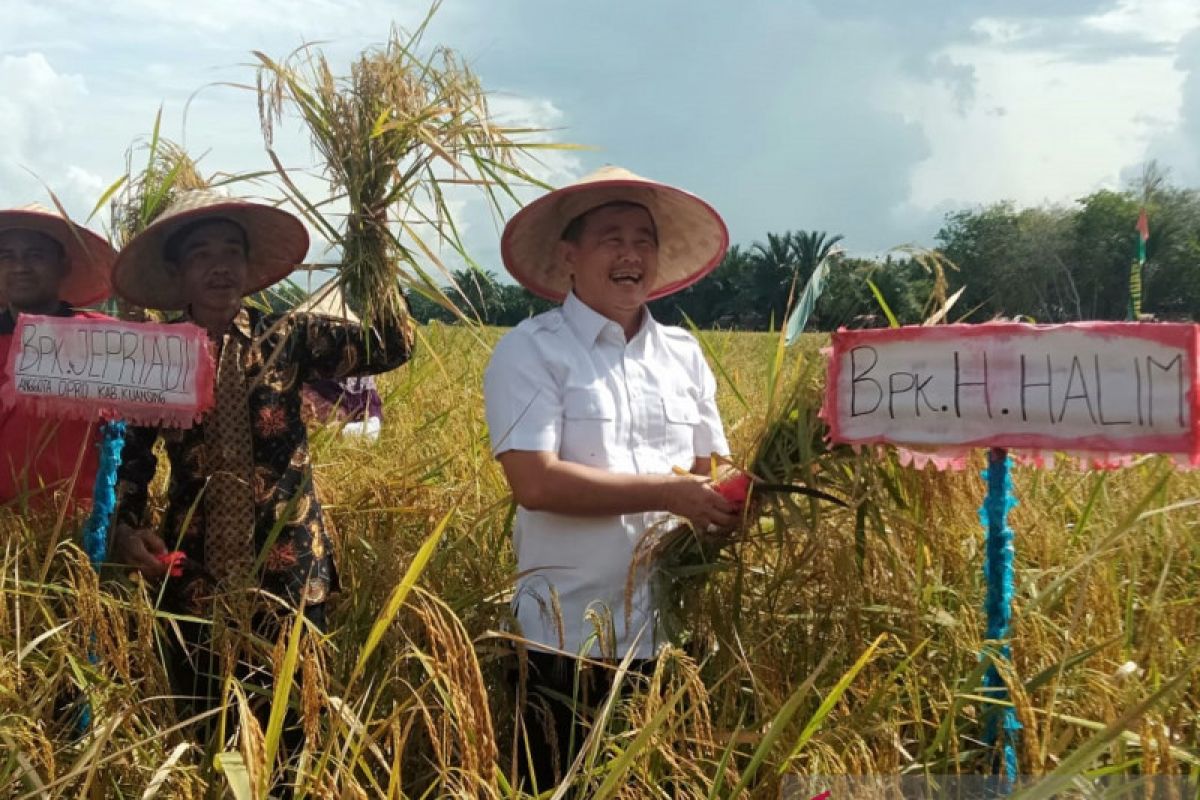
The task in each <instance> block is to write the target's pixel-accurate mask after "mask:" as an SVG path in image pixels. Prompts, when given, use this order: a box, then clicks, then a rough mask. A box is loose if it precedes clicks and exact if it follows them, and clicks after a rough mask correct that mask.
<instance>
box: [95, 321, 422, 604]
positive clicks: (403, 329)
mask: <svg viewBox="0 0 1200 800" xmlns="http://www.w3.org/2000/svg"><path fill="white" fill-rule="evenodd" d="M231 343H236V346H234V347H233V352H234V353H236V359H237V364H236V365H237V366H238V367H240V373H241V375H242V377H243V381H242V382H236V381H235V382H233V384H232V388H233V389H234V390H235V391H244V396H245V407H246V414H245V416H244V418H243V419H244V420H245V428H243V430H245V431H246V432H247V433H248V435H249V439H250V447H249V451H250V456H251V458H250V463H249V466H248V468H247V472H246V473H244V475H245V477H244V478H243V476H242V475H239V474H237V473H239V472H241V468H240V467H237V466H234V468H233V469H232V470H231V469H230V467H229V464H228V461H227V458H226V456H227V455H229V456H232V457H233V458H234V459H235V460H237V454H236V451H237V449H238V448H237V446H235V447H234V449H233V450H232V451H230V452H229V453H226V452H222V451H220V450H218V449H217V448H219V447H221V446H222V444H220V443H219V442H218V440H220V442H226V441H227V440H228V437H229V436H231V435H245V434H231V433H229V432H228V431H226V430H225V428H226V426H227V425H229V424H234V425H236V424H237V422H236V414H231V415H228V414H229V412H230V409H229V408H228V407H226V408H225V412H226V414H227V415H228V416H223V417H222V419H221V421H220V422H216V417H215V415H216V414H217V413H218V408H214V409H213V410H210V411H209V412H208V413H207V414H206V416H205V417H204V419H202V420H201V422H200V424H198V425H196V426H194V427H192V428H188V429H186V430H176V429H158V428H142V427H131V428H130V429H129V432H128V435H127V436H126V440H125V449H124V451H123V453H122V463H121V469H120V472H119V476H118V477H119V480H118V486H117V493H118V502H119V505H118V508H117V519H118V521H120V522H123V523H126V524H128V525H130V526H133V527H135V528H136V527H146V526H147V525H148V524H149V522H150V520H149V518H148V509H147V499H148V498H147V495H148V486H149V484H150V481H151V480H152V479H153V477H154V473H155V469H156V464H157V462H156V457H155V455H154V451H153V447H154V443H155V441H156V439H158V438H160V437H161V438H162V440H163V443H164V445H165V450H166V455H167V458H168V460H169V462H170V467H171V475H170V481H169V484H168V488H167V507H166V510H165V513H164V515H163V524H162V526H161V534H162V537H163V539H164V540H165V541H166V542H167V546H168V547H169V548H172V549H174V548H176V547H178V548H179V549H181V550H183V551H184V552H185V553H187V555H188V559H189V561H191V562H192V563H194V564H203V565H205V567H206V571H207V572H209V573H210V574H211V575H212V576H213V577H222V576H223V575H224V574H226V573H227V571H228V570H229V569H231V568H234V569H236V568H238V567H239V565H238V564H222V563H221V561H222V560H223V559H230V560H237V559H240V558H242V555H239V554H236V553H235V554H234V555H228V554H227V553H226V548H227V547H229V546H230V545H229V544H228V543H227V542H226V541H225V540H224V539H223V538H221V539H219V540H213V541H211V542H210V536H211V535H212V532H211V531H210V527H212V524H213V523H218V524H223V523H222V522H221V520H218V518H217V515H216V513H215V512H214V511H213V509H212V506H211V505H210V504H209V503H207V502H203V501H202V500H200V498H202V497H203V496H204V495H203V492H204V491H206V490H208V491H211V490H213V488H214V486H215V484H210V478H212V477H213V476H214V475H215V474H217V473H220V472H223V471H224V472H230V473H232V474H231V475H230V476H229V477H230V481H231V482H236V481H238V480H243V479H244V480H245V481H246V482H248V489H249V492H248V493H246V495H245V496H248V497H249V498H250V499H251V500H252V502H253V519H254V525H253V531H254V534H253V542H252V545H253V552H252V554H251V556H252V562H251V563H261V575H260V579H259V581H258V585H260V586H261V587H262V588H263V589H265V590H266V591H268V592H270V593H273V594H276V595H278V596H279V597H281V598H283V599H284V600H286V601H287V602H288V603H290V604H292V605H299V604H300V603H301V602H303V603H305V604H307V605H316V604H318V603H322V602H324V600H325V597H326V595H327V594H328V593H329V591H330V590H331V589H334V588H336V586H337V574H336V569H335V566H334V563H333V557H332V553H331V542H330V538H329V534H328V532H327V530H326V525H325V521H324V518H323V516H322V512H321V506H320V504H319V503H318V502H317V499H316V495H315V493H314V491H313V482H312V467H311V465H310V463H309V452H308V434H307V431H306V430H305V426H304V423H303V421H302V420H301V418H300V387H301V386H302V384H304V383H305V382H308V381H311V380H317V379H340V378H344V377H347V376H352V375H371V374H378V373H381V372H386V371H388V370H391V369H394V368H396V367H398V366H400V365H401V364H403V363H404V362H405V361H407V360H408V358H409V356H410V354H411V352H412V346H413V328H412V325H411V322H410V321H408V320H407V319H406V320H404V321H403V322H399V323H395V324H392V325H386V326H385V325H380V326H376V327H372V328H366V327H364V326H362V325H359V324H357V323H351V322H346V321H344V320H339V319H334V318H331V317H324V316H320V315H316V314H301V313H294V314H290V315H286V316H282V315H276V314H262V313H260V312H258V311H255V310H252V309H243V310H242V311H241V312H240V313H239V314H238V316H237V318H236V319H235V320H234V322H233V323H232V325H230V329H229V331H228V332H227V335H226V337H224V342H223V347H222V355H225V353H226V352H227V351H228V349H229V348H230V345H231ZM232 357H233V356H226V358H224V359H222V363H221V364H220V369H221V370H227V369H229V368H230V367H229V365H227V363H225V362H227V361H228V360H229V359H231V358H232ZM221 383H222V380H221V379H220V378H219V379H218V387H217V393H218V398H217V403H216V406H217V407H220V406H221V402H222V400H221V397H220V394H221V385H220V384H221ZM239 385H241V386H242V387H243V388H242V389H238V386H239ZM226 388H227V389H228V388H230V387H226ZM225 402H226V403H228V402H229V400H228V399H226V400H225ZM230 420H233V421H232V422H231V421H230ZM214 427H218V428H220V430H219V431H214V430H212V429H213V428H214ZM214 434H216V435H214ZM229 485H230V484H226V488H225V489H219V491H220V492H221V494H222V495H223V496H225V495H227V494H228V493H229V491H230V489H229V488H228V487H229ZM234 493H235V494H236V492H234ZM214 500H216V498H214ZM235 514H236V512H235ZM233 524H234V525H235V526H236V525H237V523H236V522H234V523H233ZM235 530H236V527H235ZM210 546H211V547H214V549H219V550H220V551H221V552H220V553H215V552H214V553H212V554H211V556H210V554H209V553H208V552H207V550H208V549H209V547H210ZM233 547H235V548H236V547H237V545H236V544H234V545H233ZM180 584H181V587H180V588H181V589H182V590H183V591H184V592H186V593H188V595H189V596H188V597H183V598H180V600H181V601H182V602H180V603H178V605H181V606H182V607H183V609H184V610H189V611H191V612H193V613H199V612H201V611H202V610H203V608H204V607H205V601H206V599H207V598H208V597H209V595H210V593H211V589H212V588H213V587H211V586H208V585H206V581H204V580H194V581H183V582H180ZM168 591H169V587H168Z"/></svg>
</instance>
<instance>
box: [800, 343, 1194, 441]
mask: <svg viewBox="0 0 1200 800" xmlns="http://www.w3.org/2000/svg"><path fill="white" fill-rule="evenodd" d="M1198 330H1200V328H1198V327H1197V326H1194V325H1168V324H1163V325H1146V324H1139V323H1119V322H1084V323H1075V324H1069V325H1024V324H1017V323H996V324H986V325H940V326H934V327H911V328H898V329H891V330H863V331H839V332H837V333H835V334H834V335H833V355H832V361H831V363H830V374H829V381H828V385H827V387H826V397H825V408H824V410H823V412H822V413H823V415H824V416H825V417H826V419H827V421H828V422H829V425H830V428H831V434H832V438H833V440H834V441H838V442H848V443H875V442H884V443H890V444H897V445H908V446H916V447H923V448H938V447H961V446H972V447H980V446H985V447H1014V448H1028V449H1035V450H1068V451H1072V452H1074V451H1082V452H1103V453H1176V454H1182V455H1186V456H1187V457H1188V458H1189V459H1190V460H1191V461H1192V462H1193V463H1200V444H1198V437H1197V402H1198V397H1197V392H1196V388H1197V385H1198V383H1200V381H1198V374H1197V370H1198V362H1197V337H1198V333H1197V331H1198Z"/></svg>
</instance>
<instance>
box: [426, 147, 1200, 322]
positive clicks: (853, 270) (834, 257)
mask: <svg viewBox="0 0 1200 800" xmlns="http://www.w3.org/2000/svg"><path fill="white" fill-rule="evenodd" d="M1141 208H1145V209H1146V212H1147V214H1148V216H1149V223H1150V225H1149V227H1150V238H1149V241H1148V243H1147V261H1146V268H1145V271H1144V273H1143V301H1142V311H1143V312H1144V313H1148V314H1153V315H1155V316H1156V317H1158V318H1160V319H1195V318H1200V191H1197V190H1195V189H1187V188H1179V187H1175V186H1172V185H1170V184H1169V183H1168V181H1167V180H1165V178H1164V177H1163V175H1162V174H1161V173H1160V172H1158V170H1157V169H1156V168H1155V167H1154V166H1153V165H1151V166H1150V167H1149V168H1148V169H1147V170H1146V171H1145V172H1144V173H1143V175H1142V179H1141V182H1140V184H1139V185H1138V186H1136V187H1133V188H1131V189H1128V190H1126V191H1120V192H1117V191H1109V190H1104V191H1098V192H1094V193H1092V194H1089V195H1087V196H1086V197H1083V198H1081V199H1080V200H1078V201H1077V202H1075V203H1073V204H1070V205H1054V206H1041V207H1036V208H1018V207H1017V206H1016V205H1014V204H1013V203H1010V202H1000V203H993V204H991V205H986V206H981V207H977V208H972V209H965V210H960V211H955V212H952V213H950V214H948V215H947V216H946V218H945V221H944V223H943V225H942V227H941V229H940V230H939V231H938V232H937V235H936V237H935V239H936V249H937V252H938V254H939V256H940V257H941V258H940V259H939V260H940V261H941V263H942V264H946V263H947V262H949V264H951V265H953V266H952V267H950V266H947V267H946V269H945V271H944V279H945V282H944V285H943V287H942V288H943V294H945V295H946V296H952V295H953V294H954V293H955V292H957V291H958V290H959V289H960V288H961V289H963V293H962V296H961V297H960V298H959V299H958V301H957V302H956V303H955V305H954V307H953V309H952V310H951V311H950V313H949V314H948V317H947V318H948V319H949V320H951V321H971V322H982V321H985V320H988V319H993V318H996V317H1024V318H1028V319H1031V320H1034V321H1037V322H1066V321H1071V320H1086V319H1124V318H1125V316H1126V311H1127V308H1128V298H1129V270H1130V264H1131V262H1132V261H1133V259H1134V256H1135V253H1136V242H1137V233H1136V232H1135V225H1136V223H1137V218H1138V212H1139V210H1140V209H1141ZM841 238H842V237H841V236H836V235H835V236H831V235H829V234H826V233H825V232H823V231H811V232H784V233H769V234H767V237H766V240H765V241H763V242H756V243H754V244H753V245H751V246H750V247H742V246H738V245H735V246H733V247H731V248H730V249H729V252H728V253H727V254H726V256H725V258H724V260H723V261H722V262H721V264H720V265H719V266H718V267H717V268H716V269H715V270H714V271H713V272H712V273H711V274H710V275H709V276H708V277H707V278H705V279H704V280H703V281H700V282H699V283H697V284H695V285H693V286H691V287H689V288H687V289H685V290H683V291H681V292H678V293H676V294H673V295H671V296H669V297H666V298H663V299H661V300H658V301H655V302H654V303H652V304H651V309H652V311H653V313H654V315H655V317H656V318H657V319H659V320H661V321H663V322H667V323H672V324H687V321H689V320H690V322H691V323H692V324H694V325H696V326H698V327H700V328H713V327H720V328H731V329H739V330H767V329H771V328H774V329H778V328H779V327H780V326H781V325H782V322H783V319H784V316H785V314H786V311H787V306H788V301H789V298H790V297H792V295H793V293H797V294H798V293H799V292H800V291H801V290H802V289H803V287H804V285H805V284H806V283H807V281H808V279H809V277H810V276H811V275H812V273H813V270H814V269H815V268H816V266H817V264H818V263H819V262H820V260H821V259H822V258H829V259H830V260H831V269H830V271H829V276H828V279H827V281H826V284H825V289H824V293H823V294H822V296H821V299H820V301H819V302H818V303H817V306H816V309H815V312H814V313H813V316H812V317H811V318H810V321H809V325H808V327H809V329H811V330H831V329H834V328H837V327H839V326H847V327H866V326H874V325H886V324H887V314H886V313H885V311H884V306H885V305H886V307H887V309H888V310H889V311H890V312H891V314H892V315H894V316H895V318H896V319H897V320H898V321H899V322H901V323H916V322H920V321H921V320H922V319H924V318H925V317H926V316H927V315H928V314H929V313H931V311H932V310H934V309H933V307H932V306H931V305H930V297H931V293H932V290H933V289H934V286H935V281H936V280H937V279H938V278H937V275H936V272H935V271H931V270H930V269H929V268H928V265H929V259H928V258H919V257H918V256H915V255H914V254H913V253H911V252H907V251H906V252H899V253H894V254H887V255H884V256H881V257H879V258H852V257H849V256H847V255H845V254H844V253H842V252H841V251H840V250H839V249H838V244H839V242H840V241H841ZM454 280H455V284H456V285H455V286H453V287H450V286H447V287H445V289H444V291H445V293H446V295H447V297H449V298H450V299H451V300H453V301H454V302H455V303H456V304H457V305H458V306H459V307H460V308H462V309H463V310H464V311H465V312H466V313H468V314H470V315H471V316H477V317H478V318H479V319H481V320H482V321H483V322H485V323H488V324H491V325H500V326H511V325H515V324H517V323H518V322H520V321H521V320H522V319H525V318H526V317H528V316H530V315H532V314H536V313H538V312H540V311H543V310H545V309H547V308H550V307H551V304H550V303H548V302H546V301H543V300H540V299H538V298H536V297H534V296H532V295H530V294H529V293H528V292H526V291H525V290H524V289H522V288H521V287H519V286H515V285H513V284H510V283H507V282H501V281H499V280H498V279H497V278H496V276H495V275H494V274H492V273H487V272H476V271H462V272H459V273H456V274H455V275H454ZM964 287H965V288H964ZM411 305H412V311H413V314H414V316H415V317H416V318H417V319H418V320H421V321H427V320H431V319H440V320H444V321H447V322H448V321H451V320H453V319H454V316H453V315H452V314H451V313H450V312H449V311H447V310H446V309H445V308H443V307H441V306H440V305H438V304H436V303H434V302H431V301H430V300H428V299H426V298H424V297H419V296H413V297H411Z"/></svg>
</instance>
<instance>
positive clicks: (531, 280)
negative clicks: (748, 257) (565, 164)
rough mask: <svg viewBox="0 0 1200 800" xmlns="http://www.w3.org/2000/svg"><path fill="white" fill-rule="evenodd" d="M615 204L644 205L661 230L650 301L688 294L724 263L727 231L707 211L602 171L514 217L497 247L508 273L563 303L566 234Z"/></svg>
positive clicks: (679, 193)
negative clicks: (578, 222)
mask: <svg viewBox="0 0 1200 800" xmlns="http://www.w3.org/2000/svg"><path fill="white" fill-rule="evenodd" d="M617 201H627V202H631V203H638V204H640V205H643V206H645V207H646V208H647V209H649V211H650V216H651V217H653V219H654V225H655V228H656V229H657V230H658V279H657V280H656V281H655V283H654V286H653V287H652V288H651V290H650V297H649V299H651V300H654V299H655V298H659V297H663V296H665V295H668V294H671V293H672V292H677V291H679V290H680V289H685V288H687V287H688V286H691V285H692V284H693V283H695V282H696V281H698V280H700V279H701V278H703V277H704V276H705V275H707V274H708V273H709V272H711V271H712V270H713V269H715V268H716V266H717V265H718V264H719V263H721V258H722V257H723V256H724V255H725V250H726V249H727V248H728V247H729V231H728V230H727V229H726V227H725V222H724V221H723V220H722V219H721V215H720V214H718V213H717V212H716V210H715V209H713V207H712V206H710V205H709V204H708V203H706V202H704V201H703V200H701V199H700V198H699V197H696V196H695V195H694V194H690V193H688V192H685V191H683V190H682V189H677V188H675V187H674V186H668V185H667V184H665V183H659V182H658V181H653V180H650V179H649V178H643V177H641V176H639V175H635V174H633V173H632V172H630V171H629V170H626V169H621V168H620V167H604V168H602V169H600V170H597V171H596V172H593V173H592V174H591V175H588V176H586V177H583V178H580V179H579V180H578V181H576V182H575V183H572V184H570V185H569V186H564V187H563V188H561V189H558V190H556V191H553V192H550V193H549V194H547V195H544V196H542V197H539V198H538V199H537V200H534V201H533V202H532V203H530V204H529V205H527V206H525V207H524V208H522V209H521V210H520V211H518V212H517V213H516V214H514V215H513V217H512V219H510V220H509V221H508V224H507V225H506V226H505V227H504V236H503V237H502V238H501V240H500V255H501V257H502V258H503V259H504V266H505V268H506V269H507V270H508V271H509V273H511V274H512V276H513V277H514V278H516V279H517V282H518V283H520V284H521V285H522V286H524V287H525V288H526V289H528V290H529V291H531V292H533V293H534V294H536V295H538V296H539V297H544V298H546V299H547V300H554V301H561V300H562V299H563V298H564V297H566V295H567V291H568V290H569V289H570V288H571V276H570V273H569V272H568V271H567V269H566V268H565V266H564V265H563V264H562V262H561V260H560V257H559V256H560V252H559V250H560V249H559V247H558V244H559V241H560V240H561V239H562V234H563V229H564V228H566V227H567V224H568V223H569V222H570V221H571V220H573V219H575V218H576V217H578V216H579V215H580V214H583V213H585V212H587V211H590V210H591V209H593V208H597V207H598V206H602V205H606V204H608V203H612V202H617Z"/></svg>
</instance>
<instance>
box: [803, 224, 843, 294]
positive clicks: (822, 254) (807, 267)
mask: <svg viewBox="0 0 1200 800" xmlns="http://www.w3.org/2000/svg"><path fill="white" fill-rule="evenodd" d="M789 238H790V239H791V244H792V253H793V254H794V256H795V259H796V272H795V277H796V283H797V285H803V284H804V283H805V282H806V281H808V279H809V278H811V277H812V274H813V270H815V269H816V268H817V265H818V264H820V263H821V262H822V261H824V260H825V259H826V258H828V257H829V256H830V255H832V254H833V252H834V251H835V249H836V248H837V245H838V242H840V241H842V239H844V238H845V237H844V236H842V235H841V234H840V233H835V234H834V235H833V236H830V235H829V234H828V233H826V232H825V231H807V232H804V231H800V232H797V233H793V234H790V236H789Z"/></svg>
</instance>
